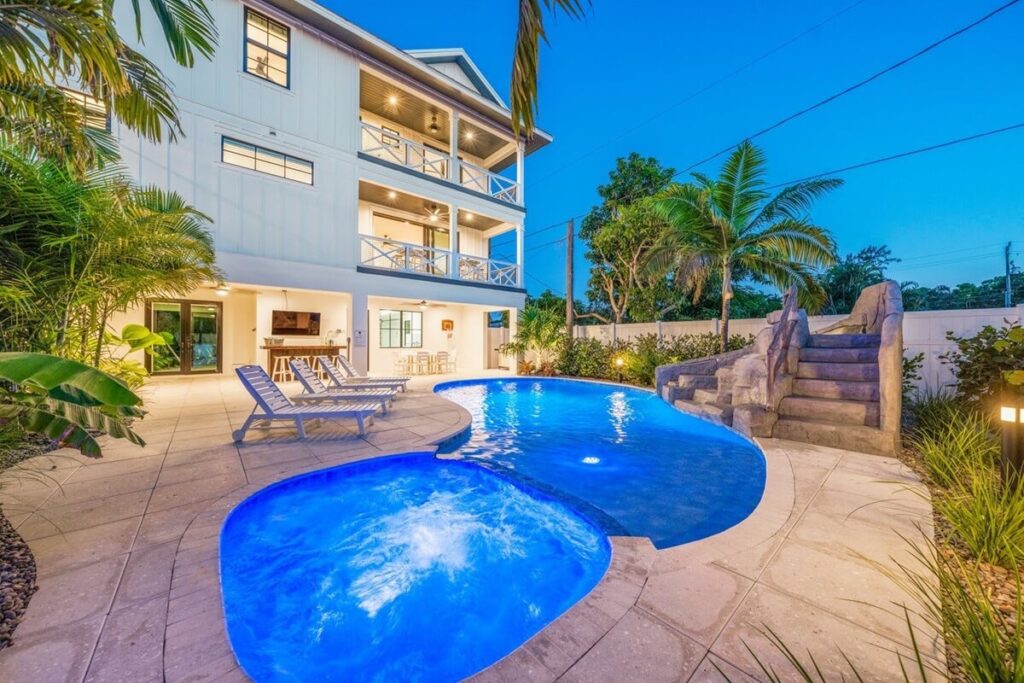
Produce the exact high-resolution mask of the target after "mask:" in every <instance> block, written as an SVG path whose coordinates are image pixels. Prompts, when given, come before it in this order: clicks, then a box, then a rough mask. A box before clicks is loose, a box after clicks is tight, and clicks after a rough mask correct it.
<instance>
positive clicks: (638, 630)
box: [0, 376, 943, 681]
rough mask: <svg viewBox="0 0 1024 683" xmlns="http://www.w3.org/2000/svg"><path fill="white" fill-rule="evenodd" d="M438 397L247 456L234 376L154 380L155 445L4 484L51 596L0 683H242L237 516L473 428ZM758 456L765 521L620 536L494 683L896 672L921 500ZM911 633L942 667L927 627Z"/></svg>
mask: <svg viewBox="0 0 1024 683" xmlns="http://www.w3.org/2000/svg"><path fill="white" fill-rule="evenodd" d="M450 378H451V376H448V377H447V379H450ZM435 381H437V378H431V377H421V378H416V379H415V380H414V381H413V383H412V384H411V386H410V389H411V390H410V392H409V393H408V394H403V395H401V396H400V398H399V399H398V400H397V401H396V402H395V405H394V409H393V410H392V411H391V412H390V413H389V414H388V415H385V416H378V418H377V420H376V424H375V425H374V427H373V428H372V429H371V430H370V431H369V433H368V434H367V436H366V437H365V438H359V437H358V436H356V435H355V433H354V430H352V429H349V428H347V427H346V426H344V425H342V426H339V427H330V428H329V429H324V430H321V431H318V432H313V433H312V435H313V436H312V438H311V439H310V440H308V441H307V442H304V443H300V442H297V441H295V440H294V439H292V438H290V437H289V436H288V435H287V432H285V433H284V434H285V435H284V436H279V435H275V436H274V437H270V438H267V437H265V438H262V439H261V438H259V436H258V432H257V431H254V432H253V433H252V436H251V437H250V438H251V439H252V440H251V441H247V442H246V443H245V444H244V445H240V446H236V445H234V444H232V443H231V439H230V431H231V429H232V428H233V427H237V426H238V425H239V424H240V423H241V421H242V420H243V419H244V418H245V416H246V415H247V414H248V412H249V410H250V408H251V402H250V400H249V399H248V397H247V396H246V395H245V394H244V392H243V390H242V388H241V386H240V385H239V384H238V382H237V381H236V380H234V378H213V377H207V378H194V379H176V380H164V381H157V382H153V383H152V384H150V385H149V386H148V387H147V389H146V390H145V395H146V401H147V407H148V408H149V409H150V411H151V413H150V415H149V417H148V418H147V419H146V420H145V421H144V422H143V423H142V424H141V426H140V429H139V431H140V433H141V434H142V435H143V436H144V437H145V438H146V439H147V441H148V443H147V446H146V447H145V448H137V447H134V446H131V445H130V444H121V443H112V444H110V445H109V446H108V447H107V455H106V457H105V458H103V459H102V460H88V459H85V458H83V457H81V456H79V455H77V454H74V453H71V452H69V451H60V452H56V453H53V454H49V455H46V456H41V457H38V458H35V459H33V460H31V461H28V462H26V463H24V464H23V465H22V466H21V467H20V468H19V469H21V470H32V471H35V472H38V473H41V474H45V479H39V478H32V479H29V478H26V477H25V476H19V472H18V471H13V470H12V471H8V472H7V473H5V475H4V477H3V483H4V487H3V489H2V492H0V500H2V501H3V503H4V509H5V512H6V514H7V515H8V516H9V518H10V519H11V522H12V523H13V524H14V525H15V527H16V528H17V529H18V530H19V532H20V533H21V534H22V535H23V536H24V537H25V538H26V540H27V541H28V542H29V544H30V545H31V547H32V550H33V552H34V554H35V556H36V560H37V565H38V571H39V581H38V583H39V592H38V593H37V594H36V595H35V596H34V597H33V599H32V602H31V604H30V606H29V609H28V612H27V614H26V616H25V619H24V621H23V622H22V623H21V625H20V626H19V627H18V629H17V631H16V633H15V645H14V646H12V647H10V648H8V649H6V650H4V651H2V652H0V679H2V680H10V681H43V680H45V681H50V680H67V681H84V680H89V681H93V680H94V681H109V680H131V681H148V680H153V681H159V680H168V681H183V680H244V679H245V676H244V675H243V674H242V672H241V670H240V669H238V667H237V664H236V663H235V660H234V657H233V655H232V653H231V650H230V647H229V645H228V642H227V638H226V633H225V630H224V621H223V613H222V606H221V600H220V593H219V587H218V573H217V553H218V547H217V541H218V533H219V530H220V525H221V522H222V520H223V518H224V516H225V515H226V514H227V512H228V511H229V510H230V509H231V508H232V507H234V505H236V504H237V503H238V502H239V501H240V500H241V499H242V498H244V497H245V496H247V495H249V494H250V493H251V492H253V491H255V490H258V489H259V488H261V487H263V486H265V485H266V484H268V483H270V482H273V481H276V480H279V479H282V478H284V477H287V476H290V475H293V474H296V473H300V472H304V471H310V470H315V469H319V468H323V467H329V466H332V465H337V464H340V463H344V462H350V461H353V460H358V459H362V458H370V457H375V456H379V455H383V454H387V453H394V452H400V451H410V450H431V449H432V448H433V446H434V445H435V444H437V443H439V442H442V441H444V440H445V439H447V438H449V437H450V436H452V435H454V434H458V433H459V432H461V431H462V430H463V429H465V427H466V426H468V424H469V420H470V417H469V414H468V413H466V411H465V410H463V409H462V408H461V407H458V406H455V405H454V404H452V403H450V402H448V401H446V400H445V399H442V398H440V397H437V396H435V395H433V394H432V393H431V392H430V391H429V388H430V387H431V386H432V384H433V383H434V382H435ZM272 434H274V433H273V432H272ZM277 434H280V433H277ZM761 445H762V447H763V448H764V451H765V454H766V458H767V463H768V472H767V483H766V489H765V494H764V498H763V499H762V501H761V503H760V505H759V506H758V508H757V509H756V510H755V512H754V513H753V514H752V515H751V516H750V517H748V518H747V519H746V520H745V521H743V522H742V523H740V524H739V525H737V526H735V527H733V528H732V529H729V530H727V531H725V532H723V533H721V534H718V535H717V536H713V537H711V538H707V539H704V540H701V541H698V542H695V543H691V544H687V545H684V546H679V547H676V548H672V549H668V550H663V551H656V550H655V549H654V548H653V547H652V546H651V545H650V544H649V542H647V541H646V539H634V538H615V539H613V547H614V558H613V562H612V566H611V568H610V569H609V571H608V573H607V574H606V576H605V577H604V579H603V580H602V581H601V583H600V584H599V585H598V586H597V588H595V590H594V591H593V592H592V593H591V594H590V595H589V596H588V597H587V598H585V599H584V600H583V601H581V602H580V603H579V604H577V605H576V606H575V607H573V608H572V609H571V610H570V611H569V612H568V613H567V614H565V615H563V617H561V618H560V619H558V620H557V621H555V622H554V623H553V624H551V625H550V626H549V627H547V628H546V629H545V630H544V631H542V632H541V633H540V634H538V635H537V636H535V637H534V638H533V639H531V640H530V641H529V642H528V643H526V644H525V645H524V646H523V647H521V648H519V649H518V650H516V651H515V652H514V653H513V654H511V655H510V656H509V657H506V658H505V659H504V660H502V661H501V662H499V663H497V664H496V665H494V666H493V667H491V668H490V669H488V670H486V671H484V672H482V673H481V674H480V676H479V678H480V679H482V680H530V681H534V680H536V681H543V680H554V679H556V678H559V677H564V678H565V679H566V680H580V681H583V680H586V681H593V680H645V681H654V680H692V681H702V680H722V676H721V674H720V673H719V672H718V670H717V669H716V666H717V667H720V668H721V669H722V670H723V671H725V672H726V673H727V674H728V675H729V677H730V678H731V679H732V680H734V681H739V680H760V679H761V678H762V676H760V675H758V672H759V670H758V668H757V665H756V664H755V663H754V662H753V660H752V658H751V657H750V655H749V653H748V652H747V650H746V647H745V646H744V643H746V644H749V646H750V647H751V648H753V650H754V651H755V652H757V653H758V654H759V656H760V657H761V658H762V659H763V660H764V661H766V662H771V663H772V664H773V665H774V666H775V667H776V670H777V671H779V672H780V673H783V678H785V677H786V675H785V673H784V672H787V671H788V669H787V668H786V667H787V666H788V665H786V664H785V662H784V661H783V660H782V658H781V656H780V655H779V654H778V653H777V652H776V651H775V650H774V649H773V648H772V647H771V646H770V645H769V644H768V643H767V641H766V639H765V638H764V636H763V635H762V634H761V629H763V628H764V627H765V626H768V627H770V628H772V629H773V630H775V632H777V633H778V634H779V635H780V637H782V639H783V640H784V641H785V642H786V643H787V644H789V645H790V646H791V647H794V649H796V650H798V651H799V652H801V653H803V652H804V651H805V650H810V651H811V652H813V653H814V655H815V657H816V658H817V660H818V663H819V664H820V665H821V667H822V669H823V670H824V671H825V673H826V675H828V674H830V673H837V672H839V671H847V672H848V668H847V666H846V664H845V662H844V660H843V657H842V654H841V652H840V650H842V652H844V653H845V654H846V655H847V656H848V657H849V658H850V660H852V661H853V662H855V663H856V665H857V666H858V668H859V670H860V673H861V675H862V676H864V678H865V680H893V679H897V678H901V674H900V665H899V661H898V658H897V655H896V654H895V653H896V652H901V653H903V654H907V653H909V652H910V647H909V635H908V633H907V629H906V624H905V622H904V617H903V614H902V611H901V610H899V609H898V608H896V607H895V606H894V605H896V604H900V603H904V602H906V603H907V604H908V605H910V606H911V607H912V606H913V603H912V601H911V599H910V598H909V597H908V596H907V595H905V594H904V593H903V592H902V591H901V590H900V589H899V588H898V587H897V586H896V585H895V584H893V583H892V581H891V580H890V579H889V578H887V577H886V576H885V575H884V573H882V571H880V567H889V568H893V567H894V566H895V564H894V563H895V562H896V561H899V562H904V563H909V562H911V559H910V557H911V556H910V552H909V549H908V547H907V545H906V542H905V541H904V540H903V539H902V538H901V536H900V535H901V534H902V535H903V536H906V537H908V538H919V537H920V534H919V533H918V530H917V529H918V527H920V528H922V529H924V530H925V531H926V532H928V533H930V529H931V509H930V505H929V504H928V502H927V500H926V499H924V498H923V497H922V495H920V494H922V493H924V492H925V489H924V487H923V486H922V485H921V484H920V483H919V482H917V480H916V478H915V477H914V476H913V475H912V474H911V473H910V472H909V470H907V469H906V468H905V467H904V466H902V465H901V464H900V463H899V462H898V461H896V460H893V459H889V458H883V457H879V456H869V455H862V454H858V453H852V452H847V451H840V450H835V449H828V448H822V447H815V446H809V445H806V444H797V443H793V442H785V441H779V440H767V441H764V442H762V443H761ZM22 474H23V473H22ZM924 495H926V493H924ZM917 637H918V642H919V644H923V649H924V650H925V652H926V653H928V654H929V655H930V656H932V657H934V658H935V659H936V660H938V661H941V660H942V658H943V655H942V646H941V642H939V641H938V640H937V638H936V636H935V634H934V633H918V634H917ZM939 666H940V668H941V664H940V665H939ZM929 677H930V679H936V678H938V677H935V676H931V675H930V676H929Z"/></svg>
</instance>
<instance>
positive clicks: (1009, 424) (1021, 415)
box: [999, 391, 1024, 484]
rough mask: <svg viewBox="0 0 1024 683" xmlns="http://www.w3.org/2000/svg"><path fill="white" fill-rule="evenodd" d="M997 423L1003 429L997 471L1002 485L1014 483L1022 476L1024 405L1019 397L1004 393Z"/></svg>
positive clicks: (1023, 471) (1014, 394)
mask: <svg viewBox="0 0 1024 683" xmlns="http://www.w3.org/2000/svg"><path fill="white" fill-rule="evenodd" d="M999 422H1000V424H1001V425H1002V428H1003V447H1002V457H1001V458H1000V459H999V470H1000V473H1001V474H1002V477H1003V483H1005V484H1011V483H1016V481H1017V478H1018V477H1020V476H1021V475H1022V474H1024V437H1022V435H1021V428H1022V425H1024V405H1022V402H1021V396H1020V395H1019V394H1018V393H1016V392H1013V391H1004V392H1003V397H1002V400H1001V401H1000V404H999Z"/></svg>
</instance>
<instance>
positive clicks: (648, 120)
mask: <svg viewBox="0 0 1024 683" xmlns="http://www.w3.org/2000/svg"><path fill="white" fill-rule="evenodd" d="M866 1H867V0H857V2H855V3H853V4H852V5H847V6H846V7H844V8H842V9H840V10H839V11H838V12H836V13H834V14H832V15H830V16H828V17H826V18H825V19H823V20H821V21H819V22H818V23H817V24H814V25H813V26H811V27H809V28H807V29H804V30H803V31H802V32H800V33H798V34H797V35H795V36H793V37H792V38H790V39H788V40H786V41H784V42H782V43H779V44H778V45H776V46H775V47H773V48H771V49H770V50H768V51H766V52H763V53H761V54H760V55H758V56H757V57H755V58H754V59H751V60H750V61H748V62H746V63H744V64H743V65H742V66H739V67H738V68H736V69H734V70H732V71H730V72H729V73H727V74H725V75H724V76H721V77H719V78H718V79H716V80H714V81H712V82H710V83H708V84H706V85H704V86H702V87H700V88H698V89H697V90H695V91H693V92H691V93H690V94H688V95H686V96H685V97H683V98H681V99H679V100H676V101H675V102H673V103H672V104H670V105H669V106H668V107H665V108H664V109H662V110H660V111H658V112H657V113H655V114H652V115H651V116H649V117H647V118H646V119H644V120H643V121H641V122H639V123H637V124H636V125H634V126H632V127H630V128H627V129H626V130H624V131H622V132H621V133H620V134H618V135H616V136H615V137H612V138H606V139H605V141H604V142H603V143H602V144H600V145H597V146H596V147H592V148H590V149H589V150H588V151H587V152H585V153H584V154H581V155H580V156H578V157H576V158H575V159H573V160H572V161H570V162H568V163H566V164H563V165H562V166H559V167H558V168H556V169H555V170H553V171H551V172H550V173H548V174H547V175H544V176H541V177H540V178H536V179H532V180H531V181H530V182H532V183H538V182H541V181H544V180H547V179H548V178H551V177H553V176H555V175H557V174H558V173H560V172H561V171H564V170H565V169H567V168H569V167H570V166H575V165H576V164H577V163H579V162H580V161H583V160H584V159H586V158H587V157H589V156H591V155H592V154H594V153H595V152H597V151H599V150H602V149H604V148H606V147H608V146H610V145H611V144H612V143H613V142H618V141H619V140H621V139H622V138H624V137H626V136H627V135H629V134H630V133H634V132H636V131H638V130H640V129H641V128H643V127H645V126H647V125H648V124H650V123H651V122H652V121H655V120H657V119H659V118H661V117H662V116H664V115H665V114H668V113H669V112H670V111H673V110H674V109H676V108H678V107H680V106H682V105H684V104H686V103H687V102H690V101H691V100H694V99H696V98H698V97H700V96H701V95H703V94H704V93H706V92H709V91H711V90H713V89H715V88H717V87H718V86H720V85H721V84H722V83H725V82H726V81H728V80H730V79H732V78H735V77H736V76H738V75H739V74H741V73H743V72H744V71H746V70H747V69H749V68H751V67H752V66H755V65H756V64H759V63H760V62H763V61H764V60H766V59H768V58H769V57H771V56H772V55H774V54H776V53H777V52H780V51H782V50H784V49H785V48H787V47H789V46H790V45H792V44H793V43H795V42H797V41H799V40H800V39H802V38H804V37H806V36H808V35H810V34H812V33H814V32H815V31H817V30H818V29H819V28H821V27H822V26H825V25H826V24H828V23H830V22H831V21H833V20H835V19H837V18H839V17H840V16H842V15H843V14H846V13H847V12H849V11H850V10H852V9H854V8H855V7H857V6H859V5H862V4H864V3H865V2H866Z"/></svg>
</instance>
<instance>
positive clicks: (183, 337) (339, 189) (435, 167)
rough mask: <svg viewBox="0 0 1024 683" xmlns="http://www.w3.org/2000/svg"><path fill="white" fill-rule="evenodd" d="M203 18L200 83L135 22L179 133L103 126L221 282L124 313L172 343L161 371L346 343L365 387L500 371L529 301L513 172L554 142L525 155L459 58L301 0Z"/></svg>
mask: <svg viewBox="0 0 1024 683" xmlns="http://www.w3.org/2000/svg"><path fill="white" fill-rule="evenodd" d="M118 4H119V5H121V6H122V9H124V10H126V11H127V4H126V3H118ZM210 9H211V11H212V13H213V15H214V17H215V19H216V24H217V28H218V31H219V45H218V48H217V52H216V55H215V56H214V57H213V59H212V61H205V60H203V59H199V60H197V63H196V66H195V67H194V68H192V69H186V68H182V67H180V66H177V65H176V64H174V63H173V62H172V61H171V59H170V58H169V57H168V56H166V50H164V49H163V45H162V37H161V36H160V35H158V34H157V33H156V31H157V30H158V29H157V27H158V24H157V22H156V21H152V20H151V21H148V22H147V23H145V28H146V29H148V30H149V31H150V32H151V33H150V34H149V35H146V36H145V39H144V41H143V46H142V47H141V48H140V49H143V50H145V47H144V46H145V45H153V46H159V49H156V50H153V51H151V52H153V53H154V54H153V55H152V56H151V58H152V59H154V60H155V61H156V62H157V64H158V66H160V68H161V69H162V70H163V72H164V74H165V76H166V77H167V78H168V79H169V80H170V81H171V82H172V83H173V85H174V95H175V98H176V101H177V104H178V106H179V108H180V113H181V120H182V127H183V129H184V133H185V134H184V136H183V137H179V139H178V140H177V141H175V142H169V143H167V142H165V143H163V144H152V143H149V142H147V141H144V140H140V139H139V138H138V137H137V136H136V135H134V134H133V133H132V132H131V131H128V130H126V129H123V128H118V124H117V123H116V121H115V122H114V123H113V126H114V133H115V134H116V135H117V137H118V140H119V144H120V149H121V155H122V163H123V164H124V165H125V167H126V168H127V169H128V170H129V172H130V173H131V174H132V175H133V176H134V177H135V178H136V179H137V180H138V181H139V182H141V183H145V184H154V185H158V186H161V187H164V188H168V189H170V190H174V191H176V192H178V193H180V194H181V195H183V196H184V197H185V199H186V200H187V201H188V202H190V203H191V204H192V205H194V206H195V207H196V208H197V209H199V210H200V211H202V212H204V213H205V214H207V215H208V216H210V217H211V218H212V220H213V226H212V232H213V234H214V237H215V241H216V249H217V259H218V263H219V265H220V267H221V268H222V269H223V271H224V273H225V281H224V282H223V283H211V285H210V287H209V288H207V289H202V290H199V291H196V292H194V293H192V294H191V295H190V296H188V297H187V298H185V299H175V300H171V299H167V300H153V301H150V302H147V305H146V306H145V310H141V309H140V310H138V311H130V312H129V313H128V315H127V316H126V319H125V321H133V322H144V324H146V325H147V326H148V327H150V328H151V329H153V330H155V331H158V332H162V333H165V336H167V337H169V338H173V340H174V341H173V346H174V351H175V352H176V353H175V354H174V355H173V356H169V355H168V354H166V353H165V354H164V357H158V358H157V359H156V361H154V359H149V362H150V364H151V365H153V367H152V370H153V372H154V373H155V374H195V373H219V372H230V371H231V369H232V368H233V367H235V366H238V365H242V364H248V363H261V364H264V365H267V366H272V365H273V364H274V360H271V356H270V353H269V351H270V349H268V348H266V347H267V345H268V343H269V344H273V343H275V342H276V343H283V344H284V346H285V347H286V348H296V349H297V350H296V355H302V353H303V351H302V350H303V349H308V348H313V347H330V346H345V347H347V348H346V349H342V350H341V352H342V353H348V354H349V355H350V356H351V358H352V359H353V361H354V363H355V365H356V366H357V367H358V368H360V369H362V370H368V371H369V372H371V373H383V374H392V373H393V370H394V369H395V368H396V367H404V366H402V365H401V364H402V363H406V362H411V363H416V362H417V360H416V359H417V357H420V359H421V360H422V357H423V356H424V354H430V357H431V358H437V357H438V354H439V353H440V354H441V357H442V358H443V357H444V355H445V354H447V361H448V366H447V368H445V369H448V370H451V369H453V367H454V369H457V370H458V371H476V370H482V369H486V368H490V367H498V366H499V364H500V365H506V364H507V361H505V360H503V359H501V358H499V356H498V354H497V353H496V352H495V348H494V347H495V345H496V344H495V341H494V340H495V336H494V334H493V329H489V325H492V326H493V324H494V323H493V321H495V320H496V319H499V318H501V317H502V316H501V314H503V313H510V314H511V315H506V316H504V317H505V318H506V319H508V318H511V319H512V320H513V321H514V319H515V311H516V309H518V308H520V307H521V306H522V304H523V301H524V297H525V290H524V284H523V222H524V218H525V213H526V209H525V203H524V194H523V177H524V176H523V169H524V162H525V158H526V156H527V155H528V154H530V153H531V152H533V151H535V150H537V149H538V148H540V147H542V146H544V145H545V144H547V143H548V142H550V141H551V137H550V136H549V135H547V134H546V133H544V132H542V131H536V132H535V134H534V135H533V136H532V137H531V138H530V139H529V140H524V139H522V138H520V139H517V138H516V136H515V135H514V134H513V133H512V127H511V124H512V121H511V114H510V112H509V109H508V107H507V106H506V105H505V103H504V102H503V101H502V100H501V98H500V97H499V96H498V95H497V93H496V92H495V91H494V88H492V87H491V85H490V84H489V83H488V82H487V80H486V79H485V78H484V76H483V74H481V73H480V71H479V70H478V69H477V68H476V66H475V65H474V64H473V62H472V60H471V59H470V58H469V56H468V55H467V54H466V53H465V52H464V51H463V50H461V49H445V50H417V51H408V52H406V51H402V50H400V49H398V48H396V47H393V46H392V45H389V44H387V43H385V42H384V41H382V40H380V39H378V38H376V37H375V36H373V35H371V34H369V33H367V32H366V31H364V30H363V29H361V28H359V27H358V26H355V25H353V24H352V23H350V22H347V21H345V20H344V19H342V18H341V17H339V16H337V15H336V14H334V13H332V12H331V11H330V10H328V9H326V8H324V7H322V6H320V5H318V4H316V3H314V2H311V1H310V0H275V1H274V2H271V3H268V2H259V1H253V2H239V1H238V0H211V3H210ZM121 21H122V22H130V21H131V19H130V17H129V16H127V14H126V15H125V16H123V17H122V19H121ZM125 25H129V24H127V23H126V24H125ZM499 237H500V238H501V239H500V240H498V243H499V244H501V245H502V249H500V250H497V249H494V248H493V246H494V245H495V241H496V238H499ZM499 251H500V252H501V253H498V252H499ZM499 257H501V258H499ZM513 324H514V322H513ZM267 338H271V339H270V340H269V342H268V339H267ZM299 347H301V349H300V348H299ZM274 355H275V356H276V355H287V352H286V351H281V350H278V351H276V352H275V354H274ZM409 359H411V360H409ZM409 367H411V368H416V369H418V370H420V371H426V370H427V369H428V368H426V367H423V366H422V365H420V366H419V367H418V368H417V367H416V366H409ZM438 369H440V368H438ZM268 370H271V371H273V370H274V368H273V367H268Z"/></svg>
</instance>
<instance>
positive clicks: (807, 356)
mask: <svg viewBox="0 0 1024 683" xmlns="http://www.w3.org/2000/svg"><path fill="white" fill-rule="evenodd" d="M800 360H801V361H807V362H809V363H877V362H878V349H875V348H870V347H869V348H863V349H836V348H829V347H827V346H826V347H817V346H805V347H803V348H801V349H800Z"/></svg>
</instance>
